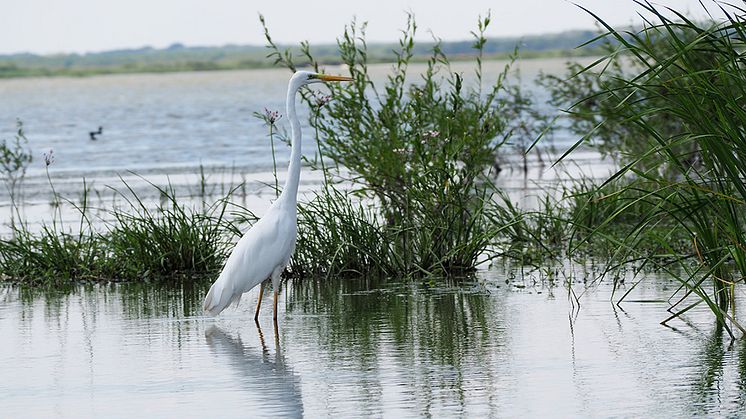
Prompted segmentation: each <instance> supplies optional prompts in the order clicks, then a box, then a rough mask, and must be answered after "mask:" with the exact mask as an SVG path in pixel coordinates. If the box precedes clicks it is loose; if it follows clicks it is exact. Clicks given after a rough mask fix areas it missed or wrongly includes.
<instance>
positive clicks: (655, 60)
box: [550, 3, 746, 336]
mask: <svg viewBox="0 0 746 419" xmlns="http://www.w3.org/2000/svg"><path fill="white" fill-rule="evenodd" d="M640 7H641V8H642V9H643V10H644V12H645V13H647V14H648V15H649V16H650V20H649V22H653V21H655V22H659V23H655V24H652V23H651V24H649V25H648V26H647V27H645V28H644V29H642V30H641V31H639V32H635V33H629V32H621V31H618V30H616V29H614V28H612V27H610V26H608V25H606V24H605V23H604V22H603V21H602V20H600V19H599V21H600V22H601V23H602V24H603V25H604V26H605V27H606V29H607V30H608V33H607V34H606V35H605V36H606V37H608V38H610V39H612V40H613V42H615V43H618V47H614V48H609V51H610V52H609V55H608V56H607V57H606V58H605V59H604V60H602V61H599V62H597V63H594V64H593V65H591V66H588V67H586V68H579V67H578V66H571V68H570V72H572V73H579V75H578V76H577V77H574V78H570V79H567V80H562V79H559V78H555V79H553V81H555V82H557V84H555V90H554V97H555V100H557V101H558V102H559V101H564V102H565V103H572V102H576V104H575V105H574V106H573V107H572V108H571V109H570V114H571V115H572V117H573V118H574V128H575V129H576V131H577V132H585V133H584V137H583V139H581V140H580V142H583V141H590V140H591V139H592V141H594V142H596V143H597V144H598V145H599V146H600V149H601V150H602V151H605V152H611V151H612V150H614V151H617V152H621V153H619V154H618V155H619V156H620V162H621V164H622V168H621V169H620V170H619V172H617V173H616V174H615V175H614V176H613V177H612V178H610V179H609V180H608V181H607V182H606V183H605V184H604V185H601V186H600V187H599V188H597V190H598V192H595V194H596V195H597V196H598V195H600V196H602V197H603V198H601V199H600V200H598V199H597V200H596V203H599V202H603V201H604V200H606V199H605V197H614V198H613V199H612V202H615V201H618V198H617V197H618V196H627V197H628V198H627V199H629V198H632V199H631V200H629V202H628V203H627V204H625V205H623V206H622V207H620V208H619V209H617V210H613V211H608V210H607V211H605V215H604V216H602V217H600V218H599V219H598V221H600V223H599V227H597V228H596V229H595V230H594V231H592V233H598V232H603V231H604V230H605V231H607V232H608V228H604V227H607V226H610V225H612V224H621V225H622V226H624V227H623V230H624V232H625V233H624V234H617V235H616V237H617V238H618V241H619V242H620V246H621V249H622V252H621V254H620V255H619V256H620V257H621V258H622V260H626V261H634V262H636V263H643V264H651V265H655V266H657V267H658V268H662V269H666V270H668V271H669V272H670V273H671V275H673V276H674V277H676V278H677V279H679V281H680V282H681V289H680V293H681V295H679V292H677V293H676V294H675V295H674V296H673V297H672V301H674V300H675V301H674V302H673V303H672V306H671V309H670V311H671V312H672V314H673V315H672V318H673V317H676V316H678V315H679V314H681V313H683V312H686V311H687V310H689V309H690V308H692V307H693V306H694V305H696V304H700V303H702V302H704V303H705V304H707V305H708V306H709V307H710V309H711V310H712V311H713V313H714V314H715V315H716V317H717V318H718V321H719V322H720V323H721V324H722V325H723V326H724V327H725V328H726V330H727V331H728V332H729V333H730V334H731V336H733V333H732V330H731V327H736V328H738V329H740V330H741V331H742V332H744V329H743V328H741V326H740V325H739V324H738V323H736V322H735V321H733V318H732V317H731V314H732V313H731V314H729V311H735V307H732V306H730V307H729V304H730V303H732V302H733V295H734V292H735V291H734V290H735V286H736V284H737V283H738V282H742V280H743V278H744V277H745V275H746V253H745V252H746V241H744V240H745V236H744V234H745V233H746V231H744V221H746V219H744V217H745V214H746V186H744V185H746V183H745V180H746V164H745V162H746V137H745V136H744V126H746V114H744V110H743V106H742V104H743V97H744V93H745V92H746V78H745V77H744V74H743V68H744V64H746V60H744V55H743V51H744V46H746V44H744V39H746V38H745V37H744V34H745V31H744V24H743V22H744V20H743V19H744V17H746V16H744V11H743V10H740V9H734V10H732V12H733V13H735V14H728V15H727V16H726V19H725V20H724V21H721V22H706V23H704V24H701V23H697V22H693V21H691V20H689V19H687V18H686V16H684V15H682V14H679V13H675V12H672V13H673V14H674V17H673V18H672V17H669V16H667V15H665V14H664V13H663V12H662V11H661V10H659V9H657V8H656V7H654V6H651V5H650V4H647V3H645V4H643V3H640ZM551 81H552V80H551V79H550V82H551ZM572 86H576V87H577V86H580V88H576V89H575V90H571V87H572ZM572 92H575V93H574V94H573V93H572ZM580 142H579V143H578V144H580ZM604 205H605V203H604ZM615 205H616V204H615ZM641 208H644V210H643V211H640V209H641ZM632 220H635V221H632ZM630 221H631V222H630ZM672 238H678V239H677V240H673V241H672ZM682 239H683V243H682ZM641 243H655V244H657V246H654V247H651V246H642V245H641ZM641 261H642V262H641ZM672 262H673V265H674V266H676V267H677V268H678V269H680V270H677V269H671V268H670V266H671V264H672ZM708 283H710V284H712V285H711V286H708V285H707V284H708ZM688 296H697V297H698V298H697V299H695V300H694V302H692V301H691V300H692V299H687V298H686V297H688ZM726 320H730V322H726Z"/></svg>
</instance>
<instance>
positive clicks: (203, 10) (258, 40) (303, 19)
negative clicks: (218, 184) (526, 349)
mask: <svg viewBox="0 0 746 419" xmlns="http://www.w3.org/2000/svg"><path fill="white" fill-rule="evenodd" d="M0 1H2V6H0V54H5V53H13V52H22V51H29V52H35V53H55V52H89V51H101V50H107V49H116V48H137V47H141V46H146V45H149V46H154V47H164V46H168V45H170V44H172V43H174V42H181V43H184V44H186V45H223V44H227V43H235V44H258V45H261V44H263V37H262V32H261V28H260V26H259V22H258V19H257V14H258V13H259V12H261V13H263V14H264V15H265V16H266V18H267V21H268V23H269V25H270V28H271V30H272V33H273V35H274V37H275V38H276V40H277V41H279V42H283V43H296V42H298V41H301V40H309V41H311V42H312V43H326V42H333V41H334V40H335V39H336V37H337V36H339V34H340V33H341V32H342V30H343V27H344V25H345V24H346V23H347V22H349V20H350V18H351V17H352V16H357V17H358V20H360V21H368V22H369V30H368V39H369V40H370V41H392V40H395V39H397V37H398V34H399V32H398V30H399V29H400V28H401V27H402V26H403V24H404V22H405V14H404V12H405V11H406V10H411V11H413V12H414V13H415V15H416V16H417V22H418V25H419V28H420V35H421V37H422V38H424V39H429V35H428V33H427V30H428V29H430V30H432V31H433V32H434V33H435V34H436V35H438V36H439V37H440V38H442V39H445V40H458V39H466V38H468V37H469V31H470V30H473V29H474V27H475V25H474V23H475V21H476V19H477V16H478V15H479V14H480V13H484V12H485V11H486V10H488V9H492V15H493V23H492V25H491V27H490V30H489V32H488V34H489V35H490V36H506V35H525V34H536V33H547V32H558V31H562V30H566V29H575V28H591V27H593V24H594V23H593V19H592V18H591V17H590V16H588V15H587V14H586V13H584V12H583V11H582V10H580V9H579V8H578V7H577V6H575V5H573V4H572V3H571V2H569V1H566V0H491V1H489V0H460V1H454V0H450V1H439V0H406V1H394V0H368V1H359V0H357V1H356V0H304V1H287V0H269V1H260V2H257V1H246V0H209V1H208V0H0ZM575 2H576V3H578V4H582V5H584V6H586V7H588V8H589V9H592V10H593V11H594V12H597V13H598V14H599V15H600V16H602V17H603V18H604V19H606V20H608V21H609V22H611V23H614V24H617V25H623V24H627V23H630V22H632V21H639V18H637V17H636V11H637V10H639V9H640V7H639V6H637V5H635V4H634V3H633V1H632V0H576V1H575ZM656 3H657V4H661V5H670V6H675V7H676V8H677V10H689V11H692V12H695V13H694V15H695V16H702V15H703V13H702V8H701V6H700V5H699V2H698V0H658V1H657V2H656ZM705 3H706V4H711V3H710V0H705Z"/></svg>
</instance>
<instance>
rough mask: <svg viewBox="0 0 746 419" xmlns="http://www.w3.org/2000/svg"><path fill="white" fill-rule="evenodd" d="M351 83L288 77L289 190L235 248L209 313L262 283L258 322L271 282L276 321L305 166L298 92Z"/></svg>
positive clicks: (210, 296) (210, 298) (207, 305)
mask: <svg viewBox="0 0 746 419" xmlns="http://www.w3.org/2000/svg"><path fill="white" fill-rule="evenodd" d="M351 80H352V79H351V78H349V77H342V76H329V75H325V74H317V73H312V72H309V71H298V72H296V73H295V74H294V75H293V77H291V78H290V82H289V84H288V93H287V108H286V115H287V117H288V120H289V121H290V132H291V152H290V164H289V166H288V174H287V179H286V180H285V186H284V187H283V189H282V193H281V194H280V196H279V197H278V198H277V200H276V201H275V202H274V203H273V204H272V206H270V208H269V210H268V211H267V212H266V214H264V217H262V218H261V219H260V220H259V221H257V222H256V223H255V224H254V225H253V226H252V227H251V228H250V229H249V231H247V232H246V234H244V235H243V237H241V240H239V241H238V243H237V244H236V247H235V248H233V251H232V252H231V254H230V256H229V257H228V260H227V261H226V262H225V266H224V267H223V271H222V272H221V273H220V276H219V277H218V279H217V280H216V281H215V283H214V284H212V287H210V291H209V292H208V293H207V297H205V302H204V310H205V311H206V312H207V313H209V314H211V315H213V316H216V315H218V314H219V313H220V312H221V311H223V310H224V309H225V308H226V307H228V306H229V305H230V304H231V303H233V302H237V301H238V300H240V299H241V295H242V294H243V293H245V292H247V291H249V290H251V289H252V288H254V287H256V286H257V285H259V284H261V289H260V291H259V301H258V302H257V306H256V314H255V316H254V319H257V318H258V317H259V307H260V306H261V303H262V294H263V293H264V282H265V280H267V279H272V288H273V290H274V319H275V320H277V292H278V289H279V286H280V275H281V274H282V272H283V270H284V269H285V267H286V266H287V264H288V262H289V261H290V257H291V256H292V255H293V251H294V250H295V242H296V238H297V234H298V226H297V224H296V222H297V218H298V213H297V209H296V206H297V196H298V182H299V181H300V168H301V130H300V122H299V121H298V116H297V115H296V112H295V96H296V93H297V92H298V89H300V88H301V87H302V86H305V85H307V84H311V83H320V82H325V81H351Z"/></svg>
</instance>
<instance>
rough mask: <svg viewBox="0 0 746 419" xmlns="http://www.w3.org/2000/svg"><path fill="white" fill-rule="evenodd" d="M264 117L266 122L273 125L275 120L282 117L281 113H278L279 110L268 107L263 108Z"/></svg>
mask: <svg viewBox="0 0 746 419" xmlns="http://www.w3.org/2000/svg"><path fill="white" fill-rule="evenodd" d="M264 118H265V120H266V121H267V123H268V124H270V125H274V124H275V122H277V121H279V120H280V118H282V114H280V111H270V110H269V109H267V108H264Z"/></svg>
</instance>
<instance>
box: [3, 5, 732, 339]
mask: <svg viewBox="0 0 746 419" xmlns="http://www.w3.org/2000/svg"><path fill="white" fill-rule="evenodd" d="M640 7H641V8H642V11H643V12H644V13H646V14H647V15H649V19H648V21H647V26H645V27H644V28H642V29H640V30H634V31H632V30H624V31H620V30H616V29H614V28H612V27H610V26H608V25H606V24H605V23H604V22H603V20H601V19H599V22H600V23H601V24H602V25H603V26H604V27H605V28H606V30H607V32H606V33H605V34H603V35H602V36H600V37H596V38H593V41H594V42H598V43H601V44H602V45H603V46H602V48H603V50H604V51H605V52H606V56H604V57H603V58H601V59H599V60H598V61H596V62H594V63H593V64H591V65H589V66H586V67H583V66H580V65H578V64H572V63H571V64H569V65H568V74H567V76H565V77H549V76H546V77H544V78H543V80H542V83H543V84H544V85H545V86H546V87H547V88H548V89H549V90H550V92H551V93H552V101H553V103H554V104H555V105H556V106H560V107H563V108H566V109H567V113H566V115H567V117H568V120H569V124H570V128H571V130H572V131H573V132H575V133H576V134H577V135H578V136H579V137H580V139H579V140H578V142H577V144H576V145H575V147H571V148H570V150H568V151H567V153H565V155H563V156H562V158H561V159H564V158H567V156H571V155H572V152H573V150H575V149H576V147H578V146H580V145H581V144H587V145H590V146H592V147H596V148H597V149H598V150H599V151H600V152H601V153H603V154H605V155H608V156H611V157H613V158H614V160H615V161H616V162H617V163H618V164H619V167H620V169H619V170H618V172H617V173H615V174H614V175H613V176H612V177H611V178H609V179H607V180H605V181H604V182H601V183H596V182H593V181H591V180H588V179H582V178H581V179H578V180H577V181H576V182H575V183H574V184H572V185H558V186H557V187H556V189H554V190H547V191H544V194H543V195H542V196H541V197H540V199H539V205H538V206H537V207H536V208H533V209H524V208H519V207H517V206H516V205H514V204H513V203H512V202H511V201H510V199H509V198H508V197H507V195H506V193H505V192H504V191H502V190H500V189H499V188H498V187H497V186H496V183H495V177H496V176H497V174H498V173H499V165H498V163H497V162H498V161H499V160H500V158H503V157H504V156H505V155H506V154H507V153H506V150H507V149H506V147H511V148H510V150H512V151H515V150H516V149H517V150H519V156H518V158H519V159H520V158H521V155H522V156H525V155H526V154H527V153H529V152H531V151H532V150H533V149H534V148H535V147H536V146H537V144H538V145H541V141H540V140H541V138H543V137H544V136H545V135H546V134H547V133H550V132H551V129H552V127H551V125H550V124H549V120H550V118H549V116H546V115H542V113H541V112H539V111H538V110H537V108H538V107H537V106H536V103H535V99H534V98H532V97H531V96H529V95H526V94H525V93H524V92H522V91H521V89H520V88H519V86H518V85H516V84H511V83H510V81H509V79H508V75H509V71H510V68H511V65H512V63H513V62H512V61H509V62H508V64H507V65H506V67H505V69H504V71H503V72H502V73H501V74H500V76H499V77H498V78H497V80H489V81H488V80H483V75H482V63H483V61H484V60H485V59H486V58H487V57H488V56H489V55H490V54H491V53H492V52H493V51H494V50H492V49H490V48H491V46H490V41H489V40H487V39H486V38H485V37H484V33H485V30H486V28H487V27H488V25H489V24H490V16H489V15H488V16H487V17H485V18H483V19H479V21H478V28H477V30H476V31H475V32H474V34H473V35H474V39H473V40H472V42H471V43H470V48H471V49H472V51H471V53H469V54H463V51H462V53H458V52H457V53H455V54H456V56H457V57H459V58H463V57H464V56H469V57H471V59H473V60H474V71H475V72H476V73H475V75H476V77H475V79H476V82H475V83H473V84H471V85H467V84H465V83H464V81H463V80H464V79H463V76H462V75H461V74H459V73H457V72H454V71H452V69H451V67H450V65H449V63H450V58H449V52H448V51H449V48H448V47H447V44H441V43H437V42H436V43H431V44H425V45H421V44H420V45H418V44H417V43H415V41H414V36H415V33H416V25H415V22H414V19H413V18H412V17H410V19H409V21H408V24H407V28H406V30H405V31H403V35H402V38H401V40H400V42H399V44H398V46H397V47H396V48H395V51H394V57H395V59H394V65H393V70H392V73H391V74H390V75H389V77H388V79H387V80H386V81H385V82H383V84H382V85H376V84H374V83H373V81H372V80H371V78H370V77H369V74H368V65H369V64H370V63H371V62H373V61H375V58H374V57H375V56H376V55H375V49H373V48H371V47H369V46H368V45H367V43H366V41H365V25H364V24H363V25H358V24H357V23H356V22H353V23H352V24H351V25H349V26H348V27H347V28H346V30H345V32H344V34H343V36H342V37H341V38H340V40H339V44H338V46H337V47H336V50H335V52H334V54H330V55H333V56H334V57H335V59H336V60H337V61H338V62H340V63H342V64H344V65H345V66H346V67H347V68H348V69H349V72H350V75H351V76H352V77H353V78H354V82H352V83H349V84H347V85H332V86H329V87H328V88H329V89H330V91H331V95H330V96H326V95H320V94H319V93H314V92H313V91H310V90H307V91H304V92H303V100H305V102H306V104H307V105H308V106H309V107H310V108H311V112H310V114H309V123H310V125H311V127H312V128H313V132H314V135H315V139H316V144H317V145H318V149H317V156H316V158H315V159H314V160H312V161H309V163H310V165H311V166H312V167H314V168H315V169H317V170H320V171H322V173H323V176H324V180H325V182H324V184H323V187H322V188H321V189H320V190H319V191H317V192H316V194H315V196H314V197H313V199H311V200H310V201H309V202H305V203H301V204H300V205H299V220H298V226H299V238H298V245H297V249H296V254H295V256H294V258H293V260H292V263H291V266H290V269H289V272H288V273H287V274H289V275H293V276H296V277H301V278H306V279H320V278H321V279H323V278H326V277H329V276H343V277H366V278H373V277H375V278H379V279H380V278H384V279H385V278H390V277H418V278H422V277H424V278H427V277H433V276H457V275H460V274H463V273H466V272H471V271H474V270H475V269H476V268H477V267H478V266H479V265H480V264H481V263H483V262H489V261H497V260H503V261H504V260H511V261H515V262H517V264H518V265H519V266H521V267H524V266H530V267H533V268H537V269H541V270H546V271H547V272H549V271H551V268H552V266H553V264H557V265H559V264H562V263H565V262H567V261H568V260H570V261H573V260H587V259H600V260H601V261H603V264H604V265H605V266H606V268H605V269H606V271H607V272H612V273H617V274H618V273H619V272H623V270H624V269H627V268H630V267H631V268H632V269H633V270H634V271H635V272H640V271H641V270H643V269H657V270H663V271H666V272H667V273H668V274H669V275H671V276H672V277H674V278H676V279H677V280H678V281H679V283H680V285H681V286H680V288H679V289H678V290H676V291H675V292H674V293H673V294H672V297H671V300H670V311H671V318H675V317H677V316H679V315H681V314H682V313H685V312H686V311H687V310H689V309H691V308H692V307H695V306H696V305H698V304H703V303H704V304H705V305H707V306H708V307H709V308H710V310H712V312H713V313H714V315H715V317H716V318H717V320H718V323H719V324H720V325H722V326H723V327H724V328H725V330H727V331H728V333H730V334H731V336H734V331H735V329H740V330H741V331H742V332H746V330H744V329H743V328H741V326H740V325H739V324H738V323H737V322H736V321H735V319H734V315H733V314H734V312H735V307H734V306H733V304H734V298H733V296H734V293H735V290H736V287H737V286H738V284H739V283H740V282H742V281H743V278H744V277H746V242H745V240H746V239H745V237H746V231H745V230H744V223H746V219H744V217H746V215H745V214H746V163H745V162H746V129H745V128H744V127H746V112H744V109H743V99H742V98H743V97H744V96H746V76H744V73H743V69H744V67H745V66H746V58H744V57H745V56H744V51H745V50H746V48H745V47H746V44H745V43H744V42H745V41H744V39H746V30H745V29H744V23H743V22H744V20H745V19H746V11H743V10H740V9H733V11H732V12H733V13H732V14H729V15H727V16H726V18H725V20H722V21H718V22H712V21H711V22H705V23H698V22H693V21H691V20H688V19H687V18H686V16H684V15H682V14H677V13H675V12H673V11H670V13H673V15H674V17H673V18H671V17H668V16H666V15H664V14H662V13H661V12H660V11H659V10H658V9H656V8H655V7H654V6H651V5H649V4H648V3H640ZM652 22H658V23H652ZM265 30H266V27H265ZM266 35H267V42H268V47H269V52H270V55H269V58H270V59H271V60H274V64H279V65H280V66H283V67H286V68H288V69H289V70H295V69H296V67H297V66H300V65H310V66H311V67H314V68H316V69H319V68H320V65H321V64H322V63H324V62H325V60H324V58H323V57H325V56H327V55H325V53H322V54H321V55H319V51H320V50H316V49H314V50H313V52H312V48H311V46H310V45H308V44H307V43H302V44H301V45H300V46H299V47H298V48H297V49H287V48H283V47H280V46H277V45H276V44H274V43H273V41H272V39H271V37H270V35H269V31H268V30H266ZM423 48H425V52H423ZM595 48H596V47H593V49H592V51H594V52H598V49H595ZM425 54H426V55H425ZM415 60H421V61H423V62H425V63H426V71H425V72H424V74H421V75H419V76H420V77H419V78H417V77H412V74H411V72H410V71H409V65H410V64H411V63H412V62H413V61H415ZM260 116H261V115H260ZM265 116H266V117H265V121H267V123H268V126H269V128H270V139H271V140H272V147H273V150H274V139H275V136H276V131H274V122H275V121H276V120H277V118H278V117H279V115H271V114H266V115H265ZM270 116H272V118H270ZM270 119H271V120H270ZM20 138H23V134H22V130H20V129H19V132H18V135H17V137H16V145H15V146H13V145H12V144H11V145H10V146H4V147H5V148H6V149H8V150H16V151H13V152H9V153H10V154H8V153H6V157H4V158H5V159H6V160H7V161H8V162H13V161H17V160H18V159H17V158H14V157H13V156H14V155H23V152H21V151H18V150H22V149H23V146H22V143H21V142H19V141H20V140H19V139H20ZM14 147H15V148H14ZM13 153H15V154H13ZM18 153H21V154H18ZM21 160H22V161H25V160H23V159H21ZM523 164H524V167H525V160H524V161H523ZM9 167H11V168H16V169H14V171H12V172H13V173H20V172H19V170H20V169H19V168H22V167H23V164H20V165H19V164H15V165H12V164H11V166H9ZM274 167H275V168H276V165H274ZM341 168H342V169H343V170H340V169H341ZM6 172H7V170H6ZM4 179H5V181H6V184H10V183H8V182H10V181H11V180H12V179H13V178H12V177H8V176H7V175H6V177H5V178H4ZM19 179H22V176H20V177H19ZM275 185H277V181H276V180H275ZM50 186H51V187H52V188H53V183H52V182H51V179H50ZM153 187H156V186H155V185H153ZM156 188H157V187H156ZM275 188H276V186H275ZM158 190H159V192H160V193H161V194H162V195H163V196H164V197H166V198H165V199H164V201H162V202H163V203H162V204H161V206H160V207H158V208H155V209H152V208H151V209H148V206H147V205H146V204H145V203H143V202H142V201H140V200H139V199H138V198H137V197H136V196H134V192H133V191H132V190H128V191H129V193H128V194H127V195H126V196H127V202H129V203H130V204H129V206H126V207H124V208H119V209H115V210H114V211H115V212H114V213H113V214H112V215H113V218H114V220H115V221H114V223H113V224H111V225H107V228H106V229H105V231H94V228H93V226H92V224H91V222H90V221H89V218H88V215H87V214H88V213H87V210H86V208H87V206H86V204H85V203H84V204H83V205H81V206H80V207H79V209H80V214H81V222H80V228H79V229H78V231H77V232H75V233H72V232H69V231H62V229H61V228H60V227H59V226H58V224H57V223H56V222H55V221H54V220H53V222H52V225H51V226H45V227H44V228H43V229H42V231H41V232H40V233H31V232H30V231H29V230H28V228H27V226H25V225H24V224H23V223H22V224H21V226H15V227H13V231H14V237H11V238H10V239H2V240H0V261H2V264H0V273H1V274H3V275H5V276H6V277H9V278H13V279H17V280H42V281H43V280H53V281H57V280H72V279H80V278H96V279H144V278H153V279H163V278H171V277H174V276H187V277H200V276H208V277H209V276H211V275H214V274H215V273H216V272H217V271H218V270H219V268H220V264H221V262H222V260H223V259H224V257H225V255H226V252H227V250H228V249H229V248H230V246H231V244H232V243H233V241H234V240H235V238H236V236H237V235H238V234H239V229H238V228H237V227H236V225H237V222H238V221H241V222H243V221H249V223H250V222H251V221H252V219H253V215H250V216H248V217H246V216H244V217H243V218H239V219H236V217H235V216H236V215H238V214H246V212H245V211H241V210H240V208H239V211H237V212H236V214H233V215H234V216H233V217H229V216H226V215H227V211H226V209H227V208H228V205H232V204H230V194H228V196H226V197H224V199H222V200H220V201H219V202H218V204H215V205H213V206H203V208H202V210H194V209H191V208H188V207H185V206H184V205H183V204H180V203H179V202H178V200H177V198H176V194H175V193H174V192H173V190H171V189H169V188H159V189H158ZM122 196H123V197H124V196H125V194H123V195H122ZM55 201H56V202H58V200H57V198H56V194H55ZM84 202H85V200H84ZM115 262H116V263H115ZM616 277H621V275H619V276H615V278H616ZM631 288H634V285H632V286H631ZM628 291H629V288H628ZM625 295H626V294H625ZM623 298H624V296H622V299H623ZM669 320H670V319H669Z"/></svg>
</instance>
